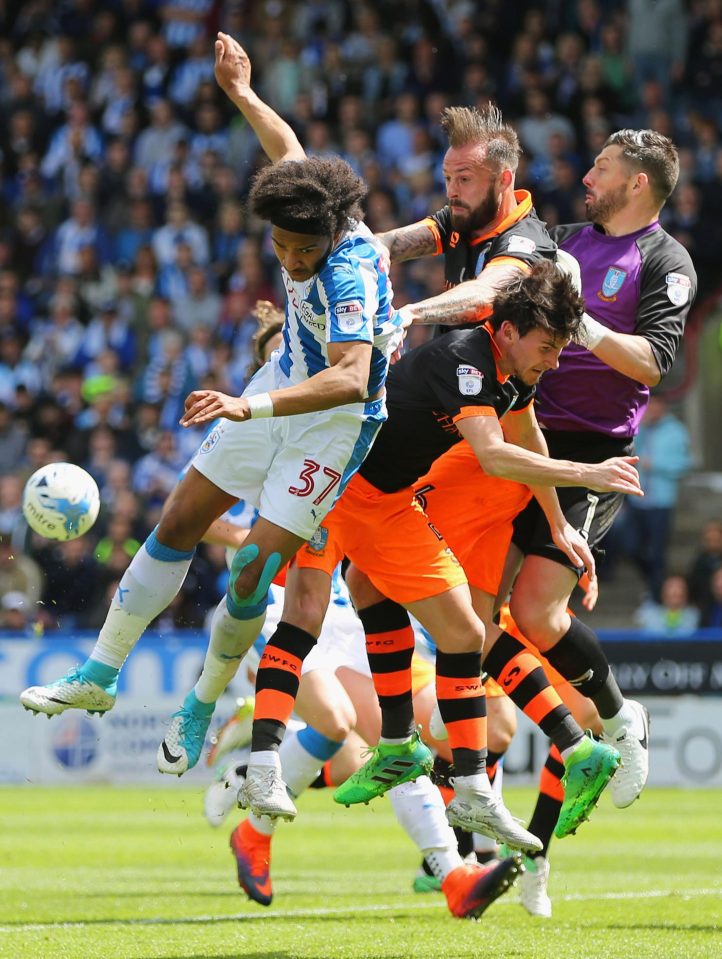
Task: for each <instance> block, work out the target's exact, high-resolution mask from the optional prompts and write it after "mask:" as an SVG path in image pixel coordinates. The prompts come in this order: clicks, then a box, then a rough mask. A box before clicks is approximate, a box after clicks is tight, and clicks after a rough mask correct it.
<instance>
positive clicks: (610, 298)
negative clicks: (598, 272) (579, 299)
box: [597, 266, 627, 303]
mask: <svg viewBox="0 0 722 959" xmlns="http://www.w3.org/2000/svg"><path fill="white" fill-rule="evenodd" d="M626 279H627V271H626V270H621V269H620V268H619V267H618V266H610V267H609V269H608V270H607V275H606V276H605V277H604V280H603V281H602V289H601V292H600V293H597V296H598V297H599V299H600V300H604V301H605V303H614V302H615V301H616V299H617V293H619V291H620V290H621V289H622V285H623V283H624V281H625V280H626Z"/></svg>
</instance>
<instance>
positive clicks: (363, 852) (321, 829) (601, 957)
mask: <svg viewBox="0 0 722 959" xmlns="http://www.w3.org/2000/svg"><path fill="white" fill-rule="evenodd" d="M532 798H533V796H532V792H531V790H528V789H518V788H510V789H508V790H507V791H506V799H507V804H508V805H509V807H510V808H511V809H512V810H513V811H514V812H515V813H516V814H519V815H528V811H529V810H530V807H531V803H532ZM721 800H722V793H720V792H719V791H711V790H707V791H705V790H697V791H691V790H690V791H680V790H662V789H649V790H647V792H646V793H645V794H644V796H643V797H642V800H641V801H640V802H638V803H636V804H635V805H634V806H633V807H631V808H630V809H628V810H625V811H618V810H615V809H613V807H612V805H611V802H610V800H609V798H608V797H603V799H602V802H601V804H600V809H598V810H597V811H596V813H595V815H594V818H593V821H592V822H591V823H589V824H587V825H585V826H584V827H583V828H582V829H581V830H580V831H579V834H578V835H577V836H576V837H570V838H568V839H565V840H563V841H561V842H556V843H555V844H554V845H553V846H552V854H551V860H552V867H553V869H552V879H551V885H550V888H551V894H552V898H553V901H554V918H553V919H552V920H550V921H546V922H545V921H543V920H542V921H540V920H534V919H532V918H531V917H530V916H528V915H527V914H526V913H525V912H524V910H523V909H522V908H521V906H520V905H519V904H518V902H517V901H516V892H515V890H512V892H511V893H509V894H508V895H507V896H506V897H505V898H503V899H501V900H499V901H498V902H497V903H495V904H494V906H492V907H491V908H490V909H489V910H488V911H487V912H486V913H485V915H484V917H483V918H482V919H481V921H479V922H465V921H460V920H455V919H452V918H451V916H450V915H449V914H448V913H447V911H446V908H445V906H444V903H443V899H442V897H441V895H439V894H427V895H423V896H419V895H414V894H413V893H412V892H411V879H412V875H413V872H414V870H415V868H416V866H417V859H418V857H417V855H416V852H415V850H414V849H413V848H412V847H411V845H410V843H409V841H408V840H407V839H406V837H405V836H403V835H402V833H401V831H400V830H399V828H398V827H397V826H396V824H395V821H394V819H393V815H392V813H391V807H390V803H389V802H388V801H387V800H385V799H381V800H377V801H376V802H375V803H373V804H371V805H370V806H369V807H368V808H365V807H360V808H355V809H350V810H346V809H343V808H339V807H336V806H334V804H333V802H332V799H331V796H330V793H329V792H328V791H324V792H322V793H318V792H314V791H311V792H310V793H308V794H307V795H306V796H304V797H303V799H302V801H301V810H300V816H299V819H298V820H297V821H296V822H295V823H293V824H285V823H284V824H282V825H281V826H280V827H279V830H278V833H277V835H276V840H275V843H274V853H273V855H274V861H273V879H274V893H275V898H274V902H273V905H272V906H271V907H270V908H268V909H264V908H262V907H260V906H257V905H256V904H255V903H251V902H249V901H248V900H247V899H246V898H245V896H243V895H242V894H241V893H240V891H239V889H238V887H237V885H236V878H235V869H234V863H233V860H232V857H231V854H230V852H229V850H228V845H227V843H228V834H229V831H230V828H229V826H224V827H221V828H220V829H219V830H211V829H210V828H209V827H208V826H207V825H206V823H205V821H204V820H203V818H202V815H201V795H200V793H199V792H198V791H197V790H193V791H191V790H189V789H188V788H184V787H183V785H182V783H178V784H177V785H175V784H173V787H170V788H158V789H141V788H111V787H108V786H95V787H84V788H56V789H54V788H48V787H44V788H32V787H2V788H0V822H1V823H2V829H1V830H0V957H3V959H4V957H8V959H10V957H12V959H26V957H27V959H61V957H62V959H95V957H97V959H101V957H102V959H106V957H107V959H137V957H144V959H145V957H148V959H150V957H163V959H166V957H167V959H171V957H184V959H201V957H204V959H205V957H208V959H211V957H212V959H230V957H244V959H297V957H298V959H301V957H303V959H306V957H308V959H311V957H313V959H342V957H343V959H365V957H381V959H391V957H404V959H406V957H419V959H435V957H449V959H457V957H462V959H465V957H469V959H471V957H474V959H478V957H485V956H489V957H493V959H506V957H509V959H511V957H513V959H714V957H720V956H722V872H721V871H720V862H722V825H721V819H720V806H721ZM236 821H237V816H236V815H232V816H231V817H230V822H232V823H235V822H236Z"/></svg>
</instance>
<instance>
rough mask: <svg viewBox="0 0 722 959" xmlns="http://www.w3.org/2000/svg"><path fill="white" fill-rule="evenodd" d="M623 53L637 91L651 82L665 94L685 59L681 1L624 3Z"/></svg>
mask: <svg viewBox="0 0 722 959" xmlns="http://www.w3.org/2000/svg"><path fill="white" fill-rule="evenodd" d="M627 51H628V54H629V59H630V62H631V63H632V67H633V69H634V75H635V82H636V85H637V87H638V88H639V87H641V85H642V84H643V83H644V82H645V81H646V80H654V81H656V82H657V83H658V84H659V85H660V86H661V87H662V89H663V90H664V91H665V93H667V92H668V91H669V89H670V86H671V84H674V83H678V82H679V81H680V80H681V79H682V77H683V75H684V65H685V59H686V56H687V11H686V9H685V5H684V3H683V2H682V0H627Z"/></svg>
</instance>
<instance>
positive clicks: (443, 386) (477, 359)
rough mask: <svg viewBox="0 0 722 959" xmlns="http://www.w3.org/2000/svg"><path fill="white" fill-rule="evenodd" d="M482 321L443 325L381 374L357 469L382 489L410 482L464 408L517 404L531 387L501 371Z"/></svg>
mask: <svg viewBox="0 0 722 959" xmlns="http://www.w3.org/2000/svg"><path fill="white" fill-rule="evenodd" d="M497 357H498V348H497V346H496V343H495V342H494V340H493V338H492V331H491V328H490V327H489V326H488V325H487V324H482V325H481V326H479V325H477V326H476V327H474V328H473V329H468V330H451V331H450V332H449V333H447V334H446V335H445V336H443V337H438V338H436V339H433V340H429V341H428V342H427V343H424V344H422V345H421V346H417V347H416V348H415V349H413V350H410V351H409V352H408V353H405V354H404V355H403V356H402V357H401V359H400V360H399V361H398V363H395V364H394V365H393V366H392V367H391V369H390V371H389V375H388V377H387V380H386V391H387V396H386V405H387V407H388V414H389V415H388V420H387V421H386V422H385V423H384V425H383V426H382V427H381V429H380V431H379V434H378V436H377V438H376V441H375V442H374V445H373V446H372V447H371V451H370V453H369V454H368V456H367V457H366V459H365V460H364V462H363V464H362V466H361V469H360V470H359V473H360V474H361V476H363V477H364V479H366V480H367V481H368V482H369V483H371V484H372V485H373V486H375V487H376V488H377V489H380V490H381V491H382V492H384V493H393V492H396V491H397V490H400V489H403V488H404V487H405V486H410V485H411V484H412V483H414V482H415V481H416V480H417V479H419V477H420V476H423V475H424V474H425V473H427V472H428V470H429V469H430V467H431V464H432V463H433V462H434V461H435V460H436V459H437V458H438V457H439V456H441V455H442V453H445V452H446V451H447V450H449V449H451V447H452V446H454V445H455V444H456V443H458V442H459V441H460V440H461V433H460V432H459V429H458V426H457V423H458V422H459V421H460V420H462V419H464V418H466V417H468V416H495V417H497V418H499V419H500V418H501V417H502V416H504V414H505V413H508V412H509V411H510V410H513V411H519V410H523V409H525V408H526V407H527V406H528V405H529V404H530V403H531V401H532V398H533V396H534V391H535V388H534V387H533V386H526V385H524V384H523V383H521V382H519V381H518V380H516V379H514V378H513V377H506V376H504V375H503V374H502V373H501V372H500V371H499V368H498V366H497Z"/></svg>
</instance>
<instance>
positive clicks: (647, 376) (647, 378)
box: [641, 365, 662, 390]
mask: <svg viewBox="0 0 722 959" xmlns="http://www.w3.org/2000/svg"><path fill="white" fill-rule="evenodd" d="M641 382H642V384H643V385H644V386H647V387H648V388H649V389H650V390H653V389H654V387H655V386H659V384H660V383H661V382H662V374H661V373H660V372H659V369H658V368H657V366H656V365H653V366H651V367H650V368H649V369H648V370H645V372H644V375H643V377H642V381H641Z"/></svg>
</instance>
